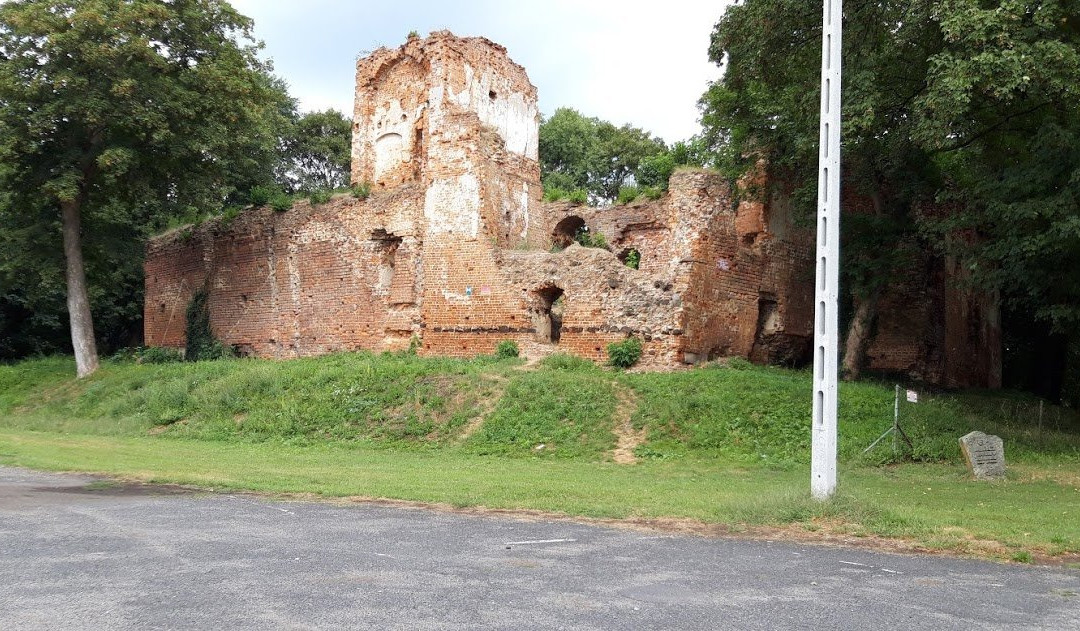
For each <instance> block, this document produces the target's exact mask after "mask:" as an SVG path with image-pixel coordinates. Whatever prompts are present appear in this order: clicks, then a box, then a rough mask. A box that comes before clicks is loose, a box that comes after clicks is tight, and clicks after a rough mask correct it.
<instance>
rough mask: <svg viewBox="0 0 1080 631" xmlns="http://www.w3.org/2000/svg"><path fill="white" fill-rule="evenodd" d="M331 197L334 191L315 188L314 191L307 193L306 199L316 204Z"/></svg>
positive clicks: (324, 201)
mask: <svg viewBox="0 0 1080 631" xmlns="http://www.w3.org/2000/svg"><path fill="white" fill-rule="evenodd" d="M333 197H334V192H333V191H328V190H326V189H319V190H316V191H311V193H309V194H308V201H309V202H311V205H312V206H318V205H319V204H325V203H326V202H328V201H330V200H331V199H332V198H333Z"/></svg>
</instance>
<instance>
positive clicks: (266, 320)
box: [144, 31, 994, 385]
mask: <svg viewBox="0 0 1080 631" xmlns="http://www.w3.org/2000/svg"><path fill="white" fill-rule="evenodd" d="M353 117H354V118H353V120H354V124H353V144H352V180H353V183H354V184H366V185H367V188H369V189H370V195H367V196H362V198H361V196H352V195H345V194H339V195H337V196H335V197H333V198H332V199H331V201H329V202H327V203H323V204H312V203H310V202H309V201H307V200H300V201H298V202H296V203H295V204H294V205H293V206H292V208H290V209H288V210H285V211H280V212H279V211H275V210H274V209H271V208H267V207H262V208H249V209H247V210H245V211H244V212H243V213H241V214H240V215H239V216H236V217H231V218H225V217H221V218H217V219H212V220H209V221H207V222H204V223H202V224H200V225H195V226H187V227H184V228H180V229H177V230H173V231H170V232H167V233H165V234H163V235H159V236H157V237H155V238H153V239H152V240H151V241H150V242H149V244H148V245H147V257H146V304H145V310H144V317H145V337H146V343H147V345H150V346H173V347H182V346H183V345H184V341H185V340H184V324H185V322H184V320H185V311H186V309H187V306H188V305H189V304H190V303H191V301H192V298H193V296H195V295H196V293H197V292H205V293H206V296H207V305H208V309H209V312H210V320H211V325H212V328H213V331H214V334H215V336H217V337H218V338H219V339H220V340H221V341H222V342H224V343H226V344H229V345H231V346H233V347H234V348H235V349H237V350H238V351H239V352H240V353H241V354H246V355H255V356H261V357H279V358H286V357H298V356H308V355H318V354H322V353H329V352H336V351H352V350H371V351H394V350H404V349H406V348H414V349H416V350H417V352H419V353H421V354H424V355H448V356H457V357H470V356H475V355H478V354H487V353H491V352H493V351H494V350H495V348H496V346H497V345H498V344H499V342H502V341H504V340H513V341H514V342H516V343H517V344H518V345H519V346H520V347H521V349H522V351H523V352H524V353H525V354H526V355H527V356H531V357H538V356H541V355H544V354H549V353H554V352H563V353H570V354H574V355H578V356H581V357H586V358H589V359H592V360H595V361H603V360H605V359H606V358H607V345H608V344H610V343H612V342H616V341H620V340H624V339H626V338H627V337H629V336H633V337H636V338H638V339H639V340H641V342H642V344H643V347H644V355H643V357H642V364H643V365H645V366H648V367H670V366H674V365H678V364H694V363H698V362H701V361H706V360H710V359H714V358H717V357H726V356H739V357H746V358H749V359H752V360H753V361H755V362H760V363H783V364H790V365H798V364H800V363H801V362H803V361H805V359H806V357H807V355H808V350H809V348H810V339H811V333H812V325H813V270H814V264H813V252H812V250H813V243H814V239H813V234H812V233H811V232H810V231H809V230H808V229H806V228H805V227H800V226H799V225H798V223H797V222H795V221H793V218H792V212H791V208H790V206H791V205H790V203H786V202H785V201H784V200H783V199H782V198H779V197H770V198H768V199H764V200H761V201H756V202H755V201H752V200H750V199H743V200H742V202H741V203H734V201H733V197H734V196H733V195H732V191H731V190H730V187H729V184H728V182H727V180H726V179H725V178H724V177H723V176H722V175H721V174H719V173H715V172H711V171H708V170H703V169H681V170H678V171H676V173H675V174H674V175H673V176H672V177H671V179H670V181H669V187H668V191H667V192H666V193H665V194H664V195H662V196H661V197H660V198H659V199H653V200H646V199H639V200H636V201H635V202H633V203H630V204H628V205H623V206H614V207H606V208H604V207H601V208H598V207H590V206H587V205H583V204H576V203H572V202H552V203H549V202H544V201H542V199H541V197H542V195H541V193H542V191H541V187H540V167H539V162H538V137H539V122H540V119H539V113H538V110H537V94H536V88H535V87H533V85H532V84H531V83H530V82H529V79H528V76H527V75H526V73H525V70H524V68H522V67H521V66H519V65H517V64H515V63H514V62H513V61H511V60H510V58H509V56H508V55H507V52H506V50H505V49H504V48H503V47H502V46H499V45H498V44H495V43H493V42H491V41H490V40H487V39H484V38H479V37H467V38H463V37H456V36H454V35H452V34H451V33H449V32H446V31H440V32H436V33H432V34H431V35H430V36H429V37H427V38H423V39H421V38H419V37H411V38H409V40H408V41H406V42H405V43H404V44H403V45H402V46H399V47H397V48H381V49H379V50H377V51H375V52H373V53H371V54H370V55H368V56H366V57H364V58H363V59H361V60H359V61H358V62H357V66H356V102H355V107H354V111H353ZM762 188H765V187H762ZM586 233H588V235H589V236H590V239H588V240H585V239H582V238H581V237H582V235H583V234H586ZM597 235H602V237H603V239H598V238H597ZM578 241H586V243H587V244H590V245H597V244H598V243H603V244H605V247H583V246H582V245H580V244H579V243H578ZM915 280H916V281H917V282H915V285H914V286H915V287H916V289H919V288H924V287H926V286H927V283H926V282H925V280H921V281H920V280H919V279H917V278H916V279H915ZM942 286H944V285H942ZM939 293H940V292H939ZM913 295H914V294H913ZM934 295H935V296H936V295H938V294H934ZM908 302H911V303H913V304H914V305H915V306H916V307H917V306H918V305H924V306H925V309H926V313H927V314H930V315H933V314H942V313H944V310H943V308H942V305H941V303H940V301H935V300H931V299H929V298H927V297H925V296H923V295H922V294H918V297H917V298H915V299H912V300H909V301H908ZM902 310H905V313H906V312H914V310H913V308H911V307H910V306H903V309H902ZM954 311H955V310H954ZM968 311H972V310H971V309H969V310H968ZM968 311H965V312H959V311H957V312H956V314H955V317H952V316H950V317H952V320H950V322H953V321H955V322H953V323H954V324H956V325H957V326H952V325H950V326H952V329H956V330H960V328H958V327H960V325H963V324H965V323H969V322H970V321H971V320H972V317H971V315H970V314H969V313H968ZM920 313H921V312H920ZM949 313H950V314H952V313H953V311H950V312H949ZM927 317H928V318H929V317H930V316H927ZM934 317H935V318H936V317H937V316H936V315H934ZM924 319H926V318H924ZM984 320H985V321H987V322H990V320H989V319H984ZM935 321H936V320H935ZM883 322H884V323H883V325H882V327H881V328H882V330H883V331H885V332H886V333H887V334H886V335H882V336H880V337H881V340H880V343H879V344H878V345H877V346H875V345H871V347H870V350H869V354H870V356H871V358H872V360H873V361H874V362H877V363H876V364H875V365H879V364H880V363H881V361H883V360H889V361H892V360H899V361H894V363H893V364H889V365H888V366H887V369H890V370H897V371H905V372H907V373H908V374H912V375H917V376H922V375H926V376H927V378H929V379H933V380H940V381H944V382H946V383H949V384H950V385H969V384H971V385H994V383H993V378H992V375H991V377H990V378H987V376H986V375H987V372H986V371H982V370H981V369H980V368H979V366H974V365H972V366H974V367H972V366H969V365H968V364H963V363H961V362H960V361H959V360H958V359H957V358H958V357H960V356H961V355H962V354H963V353H965V352H967V350H968V349H970V348H971V347H972V346H973V344H974V343H973V342H964V343H962V344H960V343H958V344H953V345H949V346H948V348H949V349H952V348H953V346H955V347H956V348H955V349H954V350H950V351H949V353H944V354H943V353H940V352H938V353H937V354H936V355H935V354H934V352H936V351H935V349H941V348H942V346H943V344H942V343H941V342H940V341H935V342H932V343H931V344H930V345H929V346H928V345H927V344H925V343H924V340H925V339H927V334H926V333H925V332H923V331H922V330H920V329H917V328H913V327H912V326H910V325H907V324H903V321H901V320H896V322H898V323H901V324H903V326H898V327H896V330H895V331H893V329H892V328H890V326H889V324H890V323H891V322H892V320H883ZM970 328H971V327H968V329H970ZM984 328H985V327H984ZM952 329H949V330H952ZM939 337H940V336H939ZM946 337H948V338H949V340H951V339H953V338H954V337H956V336H952V337H949V336H946ZM969 337H970V336H969ZM937 339H938V338H935V340H937ZM972 339H975V338H972ZM949 340H945V343H946V345H947V344H948V342H949ZM961 341H963V340H961ZM976 341H977V340H976ZM886 342H887V343H888V345H884V344H885V343H886ZM930 346H932V347H933V348H930ZM879 347H880V348H879ZM882 349H883V350H882ZM928 349H929V350H928ZM879 351H881V352H879ZM950 353H951V354H950ZM984 355H986V353H983V354H982V355H979V357H983V356H984ZM986 356H987V357H989V360H988V361H987V362H984V363H986V364H988V365H990V364H993V359H994V357H992V356H988V355H986ZM879 357H882V358H883V359H879ZM969 363H970V362H969Z"/></svg>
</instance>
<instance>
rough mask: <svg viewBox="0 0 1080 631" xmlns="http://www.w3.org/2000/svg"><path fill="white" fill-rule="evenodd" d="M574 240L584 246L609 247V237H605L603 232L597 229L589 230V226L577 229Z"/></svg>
mask: <svg viewBox="0 0 1080 631" xmlns="http://www.w3.org/2000/svg"><path fill="white" fill-rule="evenodd" d="M574 241H577V242H578V244H579V245H580V246H581V247H583V248H600V249H602V250H606V249H607V247H608V245H607V239H605V238H604V235H603V234H601V233H600V232H599V231H596V230H589V229H588V228H587V227H582V228H581V230H578V231H577V234H575V235H574Z"/></svg>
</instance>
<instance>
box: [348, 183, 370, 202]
mask: <svg viewBox="0 0 1080 631" xmlns="http://www.w3.org/2000/svg"><path fill="white" fill-rule="evenodd" d="M349 191H350V192H351V193H352V196H353V197H355V198H356V199H367V198H369V197H371V182H357V183H356V184H353V185H352V186H350V187H349Z"/></svg>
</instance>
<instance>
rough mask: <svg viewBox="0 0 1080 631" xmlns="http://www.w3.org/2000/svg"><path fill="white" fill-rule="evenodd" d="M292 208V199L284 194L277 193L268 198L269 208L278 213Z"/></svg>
mask: <svg viewBox="0 0 1080 631" xmlns="http://www.w3.org/2000/svg"><path fill="white" fill-rule="evenodd" d="M292 206H293V199H292V197H289V196H288V195H286V194H285V193H280V192H279V193H277V194H276V195H274V196H273V197H271V198H270V207H271V208H273V209H274V210H275V211H277V212H279V213H283V212H285V211H286V210H289V209H291V208H292Z"/></svg>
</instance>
